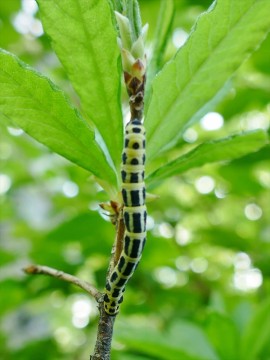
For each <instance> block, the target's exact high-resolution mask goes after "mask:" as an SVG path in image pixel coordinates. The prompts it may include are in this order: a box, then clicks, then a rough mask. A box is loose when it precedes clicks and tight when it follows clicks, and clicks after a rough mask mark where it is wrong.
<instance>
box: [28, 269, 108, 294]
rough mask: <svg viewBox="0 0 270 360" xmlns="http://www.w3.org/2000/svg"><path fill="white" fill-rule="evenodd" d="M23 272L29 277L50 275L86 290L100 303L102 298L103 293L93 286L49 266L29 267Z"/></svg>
mask: <svg viewBox="0 0 270 360" xmlns="http://www.w3.org/2000/svg"><path fill="white" fill-rule="evenodd" d="M23 271H24V272H25V273H26V274H29V275H49V276H52V277H55V278H57V279H60V280H63V281H66V282H69V283H71V284H74V285H76V286H78V287H80V288H81V289H83V290H85V291H86V292H87V293H88V294H90V295H91V296H93V297H94V298H95V299H96V301H99V299H100V298H101V297H102V293H101V292H99V291H98V290H97V289H96V288H95V287H94V286H93V285H91V284H89V283H88V282H87V281H84V280H80V279H79V278H77V277H76V276H73V275H70V274H67V273H65V272H63V271H60V270H57V269H54V268H51V267H49V266H43V265H29V266H27V267H26V268H24V269H23Z"/></svg>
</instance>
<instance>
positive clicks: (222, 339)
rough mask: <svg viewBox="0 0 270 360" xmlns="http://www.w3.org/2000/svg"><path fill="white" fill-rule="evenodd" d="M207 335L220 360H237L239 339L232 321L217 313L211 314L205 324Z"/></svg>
mask: <svg viewBox="0 0 270 360" xmlns="http://www.w3.org/2000/svg"><path fill="white" fill-rule="evenodd" d="M206 332H207V335H208V337H209V339H210V341H211V343H212V345H213V346H214V348H215V349H216V351H217V353H218V354H219V356H220V358H221V359H222V360H237V359H238V358H239V356H238V344H239V338H238V334H237V330H236V327H235V324H234V323H233V321H232V320H231V319H230V318H229V317H227V316H225V315H223V314H219V313H211V314H209V316H208V318H207V323H206Z"/></svg>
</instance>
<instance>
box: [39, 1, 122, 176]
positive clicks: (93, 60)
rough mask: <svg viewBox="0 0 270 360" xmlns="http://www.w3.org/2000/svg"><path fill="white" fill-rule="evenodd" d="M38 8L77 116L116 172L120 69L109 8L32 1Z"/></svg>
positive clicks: (91, 3)
mask: <svg viewBox="0 0 270 360" xmlns="http://www.w3.org/2000/svg"><path fill="white" fill-rule="evenodd" d="M38 4H39V8H40V16H41V19H42V23H43V25H44V29H45V31H46V33H47V34H48V35H49V36H50V37H51V39H52V45H53V47H54V50H55V51H56V54H57V56H58V57H59V59H60V61H61V63H62V64H63V66H64V68H65V70H66V72H67V74H68V76H69V78H70V81H71V82H72V85H73V86H74V88H75V90H76V92H77V93H78V95H79V97H80V100H81V106H82V109H83V112H84V114H87V117H88V120H89V121H90V122H93V123H94V124H95V126H96V127H97V129H98V131H99V132H100V134H101V135H102V137H103V139H104V141H105V144H106V146H107V148H108V149H109V152H110V155H111V157H112V159H113V162H114V164H115V165H116V168H117V169H118V167H119V165H120V161H121V151H122V145H123V121H122V113H121V101H120V89H121V88H120V85H121V82H120V72H121V69H120V52H119V49H118V45H117V41H116V31H115V28H114V26H113V23H112V18H111V10H110V5H109V3H108V2H107V1H96V0H76V1H74V0H38Z"/></svg>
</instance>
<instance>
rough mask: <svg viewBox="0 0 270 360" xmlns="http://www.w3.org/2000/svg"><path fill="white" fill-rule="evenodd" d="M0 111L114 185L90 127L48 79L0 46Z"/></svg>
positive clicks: (70, 158) (38, 138)
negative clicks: (0, 48)
mask: <svg viewBox="0 0 270 360" xmlns="http://www.w3.org/2000/svg"><path fill="white" fill-rule="evenodd" d="M0 89H1V90H0V114H1V115H2V117H3V118H4V117H7V118H9V119H10V120H12V121H13V122H14V123H15V124H16V125H18V126H19V127H21V128H22V129H23V130H24V131H25V132H26V133H28V134H29V135H31V136H32V137H33V138H35V139H36V140H37V141H39V142H41V143H42V144H44V145H46V146H48V147H49V148H50V149H51V150H53V151H54V152H56V153H58V154H60V155H62V156H64V157H65V158H67V159H68V160H70V161H72V162H74V163H75V164H78V165H79V166H81V167H83V168H84V169H86V170H89V171H91V172H92V173H93V174H94V175H95V176H96V177H97V178H99V179H102V180H103V181H104V182H106V183H108V184H106V185H105V187H107V191H108V192H113V191H112V190H108V189H109V187H110V185H112V187H113V186H114V187H115V188H116V175H115V173H114V171H113V170H112V168H111V167H110V165H109V163H108V161H107V159H106V157H105V155H104V153H103V151H102V150H101V149H100V147H99V145H98V144H97V142H96V141H95V134H94V131H93V129H91V128H90V127H89V125H88V124H87V123H86V122H85V121H84V120H83V119H82V117H81V116H80V114H79V113H78V112H77V111H76V110H75V109H74V108H73V107H72V106H71V105H70V103H69V102H68V100H67V98H66V97H65V95H64V93H63V92H62V91H61V90H60V89H59V88H57V87H56V86H55V85H54V84H53V83H52V82H51V81H50V80H49V79H47V78H46V77H45V76H42V75H41V74H39V73H38V72H36V71H35V70H33V69H31V68H30V67H28V66H27V65H26V64H24V63H23V62H21V61H20V60H19V59H18V58H17V57H15V56H14V55H12V54H10V53H8V52H6V51H3V50H0Z"/></svg>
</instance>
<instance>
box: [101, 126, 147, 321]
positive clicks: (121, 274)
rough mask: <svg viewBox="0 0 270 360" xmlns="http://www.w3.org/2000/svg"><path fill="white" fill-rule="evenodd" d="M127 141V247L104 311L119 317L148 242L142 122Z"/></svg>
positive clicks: (124, 176)
mask: <svg viewBox="0 0 270 360" xmlns="http://www.w3.org/2000/svg"><path fill="white" fill-rule="evenodd" d="M124 141H125V144H124V151H123V154H122V165H121V177H122V198H123V204H124V207H123V217H124V223H125V233H124V246H123V250H122V252H121V255H120V257H119V260H118V262H117V264H116V266H115V268H114V269H113V271H112V273H111V275H110V278H109V280H108V282H107V284H106V293H105V296H104V308H105V311H106V313H107V314H109V315H116V314H117V312H118V310H119V305H120V304H121V302H122V301H123V293H124V291H125V286H126V283H127V281H128V280H129V278H130V277H131V276H132V274H133V272H134V271H135V269H136V267H137V266H138V264H139V261H140V259H141V254H142V251H143V248H144V245H145V242H146V217H147V212H146V206H145V184H144V165H145V129H144V126H143V125H142V123H141V122H140V121H139V120H137V119H134V120H132V121H130V122H129V123H128V124H127V125H126V129H125V139H124Z"/></svg>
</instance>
